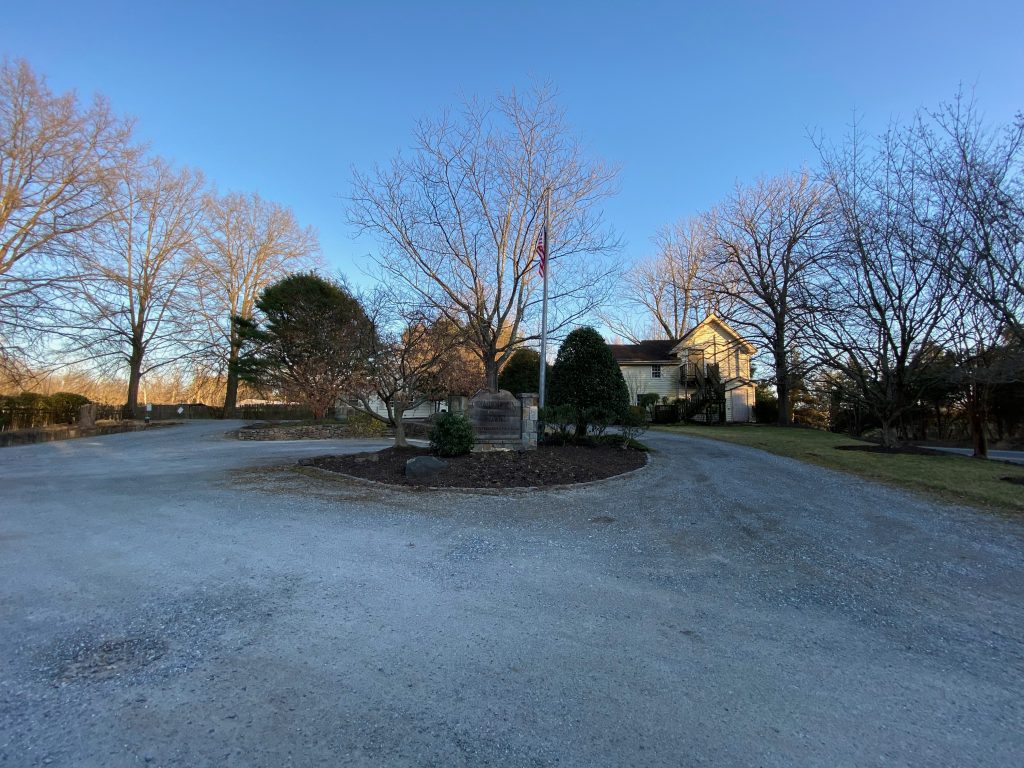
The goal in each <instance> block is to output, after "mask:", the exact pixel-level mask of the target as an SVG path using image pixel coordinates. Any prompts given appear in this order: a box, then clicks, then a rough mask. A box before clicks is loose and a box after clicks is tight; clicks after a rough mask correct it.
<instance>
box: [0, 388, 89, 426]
mask: <svg viewBox="0 0 1024 768" xmlns="http://www.w3.org/2000/svg"><path fill="white" fill-rule="evenodd" d="M89 402H90V401H89V398H87V397H85V396H84V395H79V394H77V393H75V392H55V393H54V394H52V395H40V394H37V393H36V392H21V393H20V394H17V395H0V409H22V408H30V409H33V410H36V411H49V412H51V413H52V414H53V417H52V420H53V421H54V422H56V423H62V424H74V423H75V422H76V421H78V412H79V409H80V408H81V407H82V406H83V405H86V404H87V403H89ZM0 419H2V417H0ZM0 423H3V422H2V421H0Z"/></svg>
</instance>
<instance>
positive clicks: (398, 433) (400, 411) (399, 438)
mask: <svg viewBox="0 0 1024 768" xmlns="http://www.w3.org/2000/svg"><path fill="white" fill-rule="evenodd" d="M404 414H405V406H404V405H398V404H396V405H395V411H394V416H393V417H392V418H393V420H394V422H395V448H408V447H409V441H408V440H406V438H405V421H404V420H403V419H402V416H403V415H404Z"/></svg>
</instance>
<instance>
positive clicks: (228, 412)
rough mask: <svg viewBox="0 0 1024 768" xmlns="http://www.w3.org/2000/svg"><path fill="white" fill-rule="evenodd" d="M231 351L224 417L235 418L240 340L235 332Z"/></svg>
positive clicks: (229, 354) (232, 336) (232, 337)
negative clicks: (238, 340) (236, 337)
mask: <svg viewBox="0 0 1024 768" xmlns="http://www.w3.org/2000/svg"><path fill="white" fill-rule="evenodd" d="M230 343H231V351H230V352H229V353H228V380H227V390H226V391H225V393H224V418H225V419H233V418H235V406H236V404H237V402H238V371H237V370H235V366H236V365H237V363H238V342H237V341H236V339H235V334H234V332H232V334H231V342H230Z"/></svg>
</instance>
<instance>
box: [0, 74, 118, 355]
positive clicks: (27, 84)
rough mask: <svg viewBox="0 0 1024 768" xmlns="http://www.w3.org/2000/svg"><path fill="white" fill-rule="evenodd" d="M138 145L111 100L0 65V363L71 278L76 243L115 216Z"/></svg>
mask: <svg viewBox="0 0 1024 768" xmlns="http://www.w3.org/2000/svg"><path fill="white" fill-rule="evenodd" d="M130 139H131V124H130V122H128V121H126V120H124V119H121V118H119V117H117V116H116V115H114V114H113V113H112V112H111V110H110V107H109V105H108V104H107V102H106V101H105V100H104V99H102V98H100V97H96V98H95V99H94V100H93V102H92V103H91V104H89V105H88V106H82V105H81V104H80V103H79V101H78V99H77V97H76V96H75V94H74V93H65V94H62V95H57V94H54V93H53V92H51V91H50V89H49V88H48V86H47V84H46V81H45V80H44V79H43V78H42V77H40V76H39V75H37V74H35V73H34V72H33V71H32V69H31V68H30V67H29V65H28V63H26V62H25V61H21V60H17V61H10V60H8V59H4V60H3V62H2V63H0V361H2V360H3V359H6V358H7V356H8V354H9V353H10V352H11V351H12V344H13V343H14V336H15V335H18V334H20V333H21V332H24V331H25V330H27V329H28V328H30V327H31V326H32V325H33V320H34V318H35V313H36V311H37V310H38V309H39V307H40V305H41V304H42V303H44V302H45V300H46V299H48V298H49V293H48V291H49V289H52V288H54V287H55V286H57V285H59V284H60V283H61V282H62V281H63V280H65V279H67V278H68V277H69V276H70V273H69V270H68V269H67V267H66V265H65V263H64V261H63V259H62V258H61V257H62V256H63V255H65V251H66V249H67V246H68V239H69V238H70V237H72V236H76V235H79V234H81V233H83V232H85V231H87V230H88V229H90V228H92V227H94V226H95V225H96V224H97V223H98V222H100V221H102V220H104V219H105V218H107V217H108V216H109V215H110V214H111V209H110V207H109V204H108V200H107V198H106V196H105V194H104V188H105V182H106V180H107V179H108V177H109V175H110V173H111V172H112V170H113V169H114V168H115V167H116V166H117V165H118V164H119V163H121V162H122V161H123V158H124V156H125V155H126V154H130V153H131V151H132V150H130V149H129V142H130Z"/></svg>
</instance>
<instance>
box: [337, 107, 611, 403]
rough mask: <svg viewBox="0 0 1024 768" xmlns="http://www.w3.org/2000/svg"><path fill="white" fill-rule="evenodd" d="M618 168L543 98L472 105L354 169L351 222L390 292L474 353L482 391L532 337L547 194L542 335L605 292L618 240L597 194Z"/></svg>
mask: <svg viewBox="0 0 1024 768" xmlns="http://www.w3.org/2000/svg"><path fill="white" fill-rule="evenodd" d="M614 178H615V171H614V170H612V169H609V168H607V167H606V166H604V165H602V164H601V163H599V162H592V161H590V160H588V159H587V158H586V157H585V156H584V153H583V151H582V148H581V146H580V143H579V141H578V140H577V139H576V138H574V137H573V136H572V135H571V133H570V132H569V129H568V128H567V126H566V123H565V120H564V117H563V114H562V112H561V111H560V110H559V109H558V108H557V106H556V105H555V103H554V100H553V97H552V94H551V93H550V92H549V91H547V90H543V89H538V90H534V91H533V92H531V93H529V94H528V95H527V96H525V97H524V96H520V95H519V94H516V93H512V94H510V95H508V96H504V97H500V98H498V99H497V100H496V102H495V103H494V104H493V105H488V104H482V103H478V102H475V101H469V102H467V103H464V104H463V105H462V108H461V110H460V111H459V112H457V113H455V114H447V113H446V114H444V115H443V116H442V117H441V118H439V119H437V120H424V121H422V122H420V123H419V124H418V126H417V128H416V132H415V146H414V149H413V151H412V153H411V154H409V155H399V156H398V157H396V158H395V159H394V160H393V161H392V162H391V164H390V166H388V167H386V168H377V169H375V170H374V171H373V172H371V173H360V172H356V173H355V174H354V192H353V195H352V198H351V205H350V207H349V218H350V221H351V222H352V223H353V224H355V225H356V226H358V227H360V228H361V230H363V231H368V232H370V233H372V234H373V235H375V236H376V238H377V240H378V242H379V243H380V248H381V250H380V252H379V253H378V255H376V256H374V257H373V258H374V260H375V262H376V266H377V268H378V269H377V273H378V274H377V276H378V277H379V279H380V280H381V282H383V283H385V284H386V285H388V286H389V287H390V288H391V290H392V291H393V293H394V295H395V296H396V299H397V300H399V301H401V302H403V303H406V304H408V305H410V306H416V305H420V306H422V307H424V308H425V309H427V310H428V311H429V312H431V313H437V314H438V315H440V316H443V317H446V318H447V319H448V320H450V321H451V322H452V323H454V324H455V325H457V326H458V327H459V328H460V329H462V331H463V332H464V334H465V338H466V340H467V344H468V345H469V346H470V348H472V349H473V351H474V352H475V354H476V355H477V356H478V357H479V358H480V360H481V362H482V363H483V365H484V369H485V372H486V380H487V386H488V387H489V388H490V389H496V388H497V381H498V372H499V370H500V369H501V366H502V365H503V364H504V362H505V361H506V360H508V358H509V357H511V355H512V353H513V352H514V351H515V349H516V348H517V347H518V346H520V345H521V344H523V343H524V342H526V341H527V340H530V339H535V338H537V337H538V335H539V330H540V328H539V315H540V302H541V291H540V284H541V280H540V277H539V276H538V274H537V255H536V252H535V245H536V240H537V236H538V234H539V231H540V228H541V222H542V219H543V213H544V203H545V201H544V195H545V192H546V191H550V200H551V216H552V220H551V238H550V242H551V244H552V248H551V253H550V254H549V255H548V267H549V270H550V273H549V280H550V284H551V292H550V299H551V301H550V307H551V314H550V316H549V331H551V332H552V333H558V331H559V330H560V329H563V328H565V327H566V326H568V325H570V324H572V323H574V322H576V321H578V320H579V319H580V318H582V317H584V316H585V315H587V314H589V313H590V312H591V311H592V310H593V309H594V308H595V307H596V306H598V305H599V304H600V303H601V302H602V300H603V299H604V298H605V296H606V295H607V293H608V291H609V290H610V287H611V286H610V282H609V280H608V277H609V276H610V275H611V273H612V270H611V268H610V267H609V266H608V265H607V263H606V260H605V258H604V257H606V256H608V255H609V254H611V253H613V252H614V251H615V250H617V248H618V240H617V239H616V238H615V237H614V236H613V235H612V234H611V233H610V232H609V230H608V229H607V228H606V227H605V226H604V224H603V222H602V220H601V215H600V211H599V205H600V203H601V202H602V201H603V200H604V199H606V198H607V197H608V196H609V195H610V194H612V192H613V189H612V183H613V181H614Z"/></svg>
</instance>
